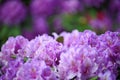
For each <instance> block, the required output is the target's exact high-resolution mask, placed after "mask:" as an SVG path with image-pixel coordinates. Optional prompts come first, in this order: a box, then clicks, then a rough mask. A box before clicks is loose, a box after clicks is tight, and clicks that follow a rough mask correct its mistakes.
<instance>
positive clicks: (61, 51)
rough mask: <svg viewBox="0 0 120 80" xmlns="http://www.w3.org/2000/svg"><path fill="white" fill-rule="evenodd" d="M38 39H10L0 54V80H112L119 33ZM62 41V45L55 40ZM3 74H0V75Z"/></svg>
mask: <svg viewBox="0 0 120 80" xmlns="http://www.w3.org/2000/svg"><path fill="white" fill-rule="evenodd" d="M53 35H54V37H51V36H48V35H47V34H44V35H41V36H40V35H39V36H37V37H36V38H35V39H32V40H30V41H28V40H27V39H25V38H24V37H22V36H18V37H16V38H14V37H11V38H9V39H8V41H7V42H6V43H5V44H4V45H3V47H2V49H1V52H0V74H1V76H0V79H1V80H8V79H10V80H60V79H61V80H63V79H65V80H69V79H77V80H87V79H92V78H93V79H94V78H96V79H100V80H116V78H117V76H118V70H117V69H118V68H119V67H120V56H119V54H120V46H119V45H120V33H119V32H110V31H107V32H105V33H104V34H101V35H97V34H96V33H95V32H92V31H90V30H85V31H84V32H79V31H77V30H74V31H72V32H71V33H70V32H62V33H61V34H60V35H58V34H56V33H53ZM60 37H63V38H62V39H63V41H62V42H63V43H60V42H59V41H58V39H60ZM3 73H4V74H3Z"/></svg>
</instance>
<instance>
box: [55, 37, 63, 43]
mask: <svg viewBox="0 0 120 80" xmlns="http://www.w3.org/2000/svg"><path fill="white" fill-rule="evenodd" d="M56 41H58V42H60V43H63V42H64V38H63V36H60V37H58V38H57V39H56Z"/></svg>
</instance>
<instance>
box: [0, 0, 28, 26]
mask: <svg viewBox="0 0 120 80" xmlns="http://www.w3.org/2000/svg"><path fill="white" fill-rule="evenodd" d="M25 16H26V8H25V6H24V4H22V3H21V2H20V1H7V2H6V3H4V4H3V5H2V7H1V17H0V18H1V21H2V22H3V23H4V24H8V25H14V24H19V23H21V21H23V20H24V18H25Z"/></svg>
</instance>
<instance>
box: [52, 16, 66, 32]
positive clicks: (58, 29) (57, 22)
mask: <svg viewBox="0 0 120 80" xmlns="http://www.w3.org/2000/svg"><path fill="white" fill-rule="evenodd" d="M54 29H55V31H56V32H57V33H60V32H62V31H63V30H64V29H63V26H62V19H61V18H59V17H56V18H55V19H54Z"/></svg>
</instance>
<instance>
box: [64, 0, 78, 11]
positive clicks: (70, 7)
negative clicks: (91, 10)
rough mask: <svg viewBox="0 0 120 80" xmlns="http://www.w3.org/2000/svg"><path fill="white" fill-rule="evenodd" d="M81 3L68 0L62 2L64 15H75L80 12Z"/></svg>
mask: <svg viewBox="0 0 120 80" xmlns="http://www.w3.org/2000/svg"><path fill="white" fill-rule="evenodd" d="M78 6H79V1H78V0H66V1H63V2H62V12H63V13H75V12H77V10H78Z"/></svg>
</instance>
